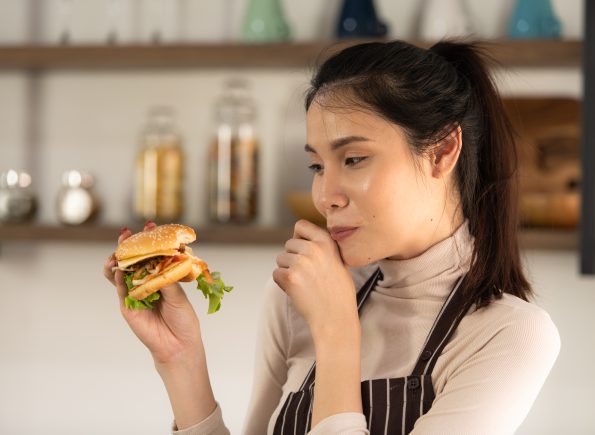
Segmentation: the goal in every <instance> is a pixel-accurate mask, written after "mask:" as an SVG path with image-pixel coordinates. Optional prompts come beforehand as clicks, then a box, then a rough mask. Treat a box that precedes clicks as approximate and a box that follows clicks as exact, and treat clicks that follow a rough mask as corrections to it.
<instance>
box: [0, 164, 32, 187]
mask: <svg viewBox="0 0 595 435" xmlns="http://www.w3.org/2000/svg"><path fill="white" fill-rule="evenodd" d="M30 185H31V175H29V174H28V173H27V172H24V171H17V170H15V169H9V170H8V171H6V172H3V173H2V174H0V187H3V188H7V187H8V188H19V187H20V188H23V189H24V188H27V187H29V186H30Z"/></svg>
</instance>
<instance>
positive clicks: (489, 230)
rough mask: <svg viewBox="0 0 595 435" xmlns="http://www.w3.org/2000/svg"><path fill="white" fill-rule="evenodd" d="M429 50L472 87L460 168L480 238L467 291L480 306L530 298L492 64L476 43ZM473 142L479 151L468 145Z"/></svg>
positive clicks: (509, 144)
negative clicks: (503, 295)
mask: <svg viewBox="0 0 595 435" xmlns="http://www.w3.org/2000/svg"><path fill="white" fill-rule="evenodd" d="M430 50H431V51H432V52H434V53H436V54H437V55H439V56H440V57H442V58H443V59H445V60H446V61H447V62H448V63H449V64H451V65H452V66H453V67H454V69H455V70H456V72H457V75H458V79H459V81H461V82H462V87H467V88H468V89H469V92H468V107H467V110H466V113H465V115H464V116H463V117H462V119H461V121H460V125H461V130H462V139H463V147H462V151H461V157H460V162H459V165H458V168H457V178H458V180H457V182H458V183H457V184H458V186H459V188H460V194H461V201H462V204H463V212H464V214H465V216H466V217H467V218H468V219H469V224H470V232H471V234H472V235H473V236H474V237H475V249H474V259H473V260H474V261H473V265H472V268H471V270H470V271H469V273H468V277H467V283H466V284H467V289H466V290H467V291H472V290H471V289H481V290H483V291H478V292H477V294H476V295H474V296H475V297H476V303H477V304H478V306H485V305H487V304H488V303H489V302H490V300H491V299H492V297H493V296H495V297H497V298H498V297H500V294H501V293H502V292H505V293H510V294H513V295H515V296H518V297H520V298H522V299H524V300H527V299H528V298H529V296H530V295H531V292H532V290H531V287H530V285H529V283H528V282H527V280H526V278H525V276H524V274H523V272H522V265H521V260H520V252H519V245H518V227H519V213H518V170H517V169H518V160H517V150H516V143H515V138H514V134H513V130H512V126H511V124H510V121H509V119H508V117H507V116H506V112H505V110H504V106H503V104H502V100H501V98H500V96H499V94H498V92H497V90H496V87H495V85H494V82H493V80H492V78H491V77H490V75H489V73H488V71H487V65H486V64H487V63H488V61H492V60H491V59H490V58H489V57H488V56H487V55H486V54H485V53H484V52H483V51H482V49H481V48H479V47H478V46H476V45H472V44H463V43H455V42H448V41H443V42H439V43H437V44H435V45H434V46H432V47H431V49H430ZM472 142H475V143H476V145H475V146H474V147H470V146H466V145H467V144H469V143H472ZM469 174H476V175H475V177H469ZM472 180H473V182H472ZM490 290H491V291H490Z"/></svg>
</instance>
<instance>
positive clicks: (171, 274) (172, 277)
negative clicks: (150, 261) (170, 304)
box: [128, 257, 192, 301]
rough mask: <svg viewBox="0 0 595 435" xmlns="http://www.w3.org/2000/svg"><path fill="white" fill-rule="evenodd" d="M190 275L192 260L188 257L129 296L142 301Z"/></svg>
mask: <svg viewBox="0 0 595 435" xmlns="http://www.w3.org/2000/svg"><path fill="white" fill-rule="evenodd" d="M189 274H192V258H190V257H187V258H185V259H184V260H182V261H177V262H175V263H173V264H171V265H169V266H168V267H166V268H165V269H163V270H162V271H161V272H159V274H158V275H155V277H154V278H151V279H149V280H148V281H147V282H145V283H144V284H141V285H139V286H137V287H135V288H133V289H132V291H130V292H129V293H128V296H130V297H131V298H132V299H135V300H137V301H140V300H142V299H144V298H146V297H147V296H149V295H150V294H152V293H155V292H156V291H158V290H160V289H161V288H163V287H165V286H166V285H168V284H172V283H174V282H178V281H180V280H182V279H183V278H184V277H187V276H188V275H189Z"/></svg>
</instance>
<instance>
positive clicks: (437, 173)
mask: <svg viewBox="0 0 595 435" xmlns="http://www.w3.org/2000/svg"><path fill="white" fill-rule="evenodd" d="M462 146H463V138H462V131H461V126H460V125H457V126H456V127H455V128H453V129H452V130H451V131H450V133H448V135H446V137H445V138H444V139H442V140H441V141H440V142H438V143H436V145H435V146H434V147H433V149H432V151H431V153H430V163H431V164H432V177H434V178H444V177H446V176H448V175H449V174H450V173H451V172H452V171H453V170H454V168H455V166H456V164H457V161H458V160H459V155H460V154H461V147H462Z"/></svg>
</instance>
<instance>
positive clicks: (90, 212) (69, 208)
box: [56, 170, 99, 225]
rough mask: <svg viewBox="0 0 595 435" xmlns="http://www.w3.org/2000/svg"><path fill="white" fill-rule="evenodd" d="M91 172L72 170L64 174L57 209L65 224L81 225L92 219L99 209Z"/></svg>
mask: <svg viewBox="0 0 595 435" xmlns="http://www.w3.org/2000/svg"><path fill="white" fill-rule="evenodd" d="M94 184H95V180H94V179H93V176H92V175H91V174H87V173H85V172H81V171H76V170H71V171H66V172H64V173H63V174H62V187H61V188H60V190H59V191H58V196H57V200H56V209H57V214H58V220H59V221H60V222H61V223H63V224H65V225H81V224H84V223H87V222H90V221H92V220H93V219H94V218H95V217H96V216H97V213H98V211H99V202H98V199H97V196H96V195H95V192H94V191H93V185H94Z"/></svg>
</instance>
